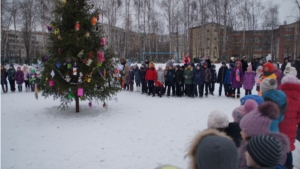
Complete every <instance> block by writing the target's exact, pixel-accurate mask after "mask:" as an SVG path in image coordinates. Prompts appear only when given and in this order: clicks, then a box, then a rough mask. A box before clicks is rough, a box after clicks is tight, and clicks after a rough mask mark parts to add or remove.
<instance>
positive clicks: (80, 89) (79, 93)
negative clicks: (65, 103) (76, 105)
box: [77, 88, 83, 96]
mask: <svg viewBox="0 0 300 169" xmlns="http://www.w3.org/2000/svg"><path fill="white" fill-rule="evenodd" d="M77 95H78V96H83V88H78V91H77Z"/></svg>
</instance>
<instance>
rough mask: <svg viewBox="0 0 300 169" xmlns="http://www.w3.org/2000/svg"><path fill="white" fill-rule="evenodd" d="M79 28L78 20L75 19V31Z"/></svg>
mask: <svg viewBox="0 0 300 169" xmlns="http://www.w3.org/2000/svg"><path fill="white" fill-rule="evenodd" d="M79 29H80V24H79V21H77V22H76V24H75V31H79Z"/></svg>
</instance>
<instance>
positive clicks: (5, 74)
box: [1, 64, 37, 93]
mask: <svg viewBox="0 0 300 169" xmlns="http://www.w3.org/2000/svg"><path fill="white" fill-rule="evenodd" d="M36 77H37V74H36V71H35V69H32V68H31V69H30V70H28V67H27V66H24V67H23V69H21V66H18V67H17V70H16V69H15V67H14V65H13V64H10V65H9V68H8V69H6V68H5V67H4V66H3V65H1V86H2V91H3V93H7V91H8V86H7V79H8V82H9V85H10V91H11V92H15V91H16V85H15V84H17V88H18V91H19V92H22V90H23V83H24V84H25V91H27V92H29V91H30V90H31V91H32V92H34V91H35V82H36Z"/></svg>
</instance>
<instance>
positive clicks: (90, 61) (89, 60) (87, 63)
mask: <svg viewBox="0 0 300 169" xmlns="http://www.w3.org/2000/svg"><path fill="white" fill-rule="evenodd" d="M92 62H93V60H92V59H90V58H89V59H88V60H87V62H86V65H87V66H90V65H91V64H92Z"/></svg>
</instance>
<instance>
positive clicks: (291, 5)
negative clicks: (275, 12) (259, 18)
mask: <svg viewBox="0 0 300 169" xmlns="http://www.w3.org/2000/svg"><path fill="white" fill-rule="evenodd" d="M261 1H264V2H272V3H274V4H278V5H279V21H280V24H283V22H284V20H286V21H287V23H292V22H294V21H295V19H296V18H295V16H299V9H298V8H297V7H296V3H295V0H261ZM298 1H299V0H298Z"/></svg>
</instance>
